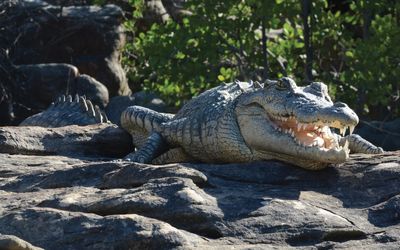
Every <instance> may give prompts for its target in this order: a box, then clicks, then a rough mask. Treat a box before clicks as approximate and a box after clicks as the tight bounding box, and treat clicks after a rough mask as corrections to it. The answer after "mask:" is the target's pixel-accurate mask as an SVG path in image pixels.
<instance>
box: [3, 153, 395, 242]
mask: <svg viewBox="0 0 400 250" xmlns="http://www.w3.org/2000/svg"><path fill="white" fill-rule="evenodd" d="M399 246H400V151H397V152H388V153H385V154H382V155H374V156H372V155H371V156H369V155H354V156H352V158H351V160H349V161H348V162H347V163H345V164H342V165H339V166H332V167H329V168H327V169H325V170H323V171H318V172H310V171H306V170H303V169H300V168H297V167H292V166H288V165H286V164H283V163H280V162H257V163H252V164H228V165H209V164H170V165H162V166H154V165H144V164H132V163H129V162H125V161H115V160H111V159H107V158H99V157H97V158H88V157H81V158H73V157H67V156H34V155H16V154H15V155H12V154H5V153H3V154H0V249H4V248H5V249H38V248H44V249H82V248H85V249H176V248H182V249H265V248H267V249H269V248H304V249H310V248H318V249H333V248H339V249H340V248H347V249H348V248H354V249H381V248H384V249H398V248H399ZM12 247H14V248H12Z"/></svg>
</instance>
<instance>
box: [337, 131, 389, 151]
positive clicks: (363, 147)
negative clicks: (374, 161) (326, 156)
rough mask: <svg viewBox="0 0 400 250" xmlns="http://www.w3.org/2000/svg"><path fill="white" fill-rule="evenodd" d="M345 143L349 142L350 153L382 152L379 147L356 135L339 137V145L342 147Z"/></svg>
mask: <svg viewBox="0 0 400 250" xmlns="http://www.w3.org/2000/svg"><path fill="white" fill-rule="evenodd" d="M346 141H348V142H349V149H350V152H351V153H363V154H381V153H383V152H384V151H383V149H382V148H381V147H377V146H375V145H374V144H372V143H370V142H369V141H367V140H365V139H364V138H362V137H361V136H359V135H357V134H352V135H347V136H344V137H341V138H340V142H339V143H340V145H344V144H345V142H346Z"/></svg>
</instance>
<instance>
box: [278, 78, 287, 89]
mask: <svg viewBox="0 0 400 250" xmlns="http://www.w3.org/2000/svg"><path fill="white" fill-rule="evenodd" d="M276 89H277V90H286V89H287V85H286V84H285V82H284V81H283V80H278V81H277V83H276Z"/></svg>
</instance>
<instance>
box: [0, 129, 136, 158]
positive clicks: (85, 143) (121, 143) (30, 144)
mask: <svg viewBox="0 0 400 250" xmlns="http://www.w3.org/2000/svg"><path fill="white" fill-rule="evenodd" d="M133 149H134V147H133V144H132V141H131V139H130V136H129V134H128V133H127V132H126V131H124V130H122V129H121V128H119V127H117V126H116V125H113V124H109V123H102V124H94V125H88V126H77V125H71V126H65V127H58V128H43V127H25V126H21V127H0V153H10V154H18V153H23V154H28V155H30V154H34V155H53V154H59V155H73V156H103V157H124V156H126V155H127V154H128V153H130V152H132V151H133Z"/></svg>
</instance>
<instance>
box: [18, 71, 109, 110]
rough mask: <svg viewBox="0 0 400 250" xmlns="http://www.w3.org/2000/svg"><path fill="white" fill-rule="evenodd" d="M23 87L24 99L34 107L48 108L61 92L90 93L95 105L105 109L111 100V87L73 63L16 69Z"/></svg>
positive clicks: (25, 103)
mask: <svg viewBox="0 0 400 250" xmlns="http://www.w3.org/2000/svg"><path fill="white" fill-rule="evenodd" d="M16 74H18V84H19V86H20V91H21V92H22V93H19V97H20V99H21V100H20V101H21V103H23V104H24V105H25V106H27V107H30V108H32V109H33V110H40V111H41V110H44V109H46V108H47V107H48V106H49V105H50V104H51V103H52V102H53V101H54V100H56V99H57V97H59V96H61V95H67V94H69V95H72V96H74V95H76V94H78V95H81V96H83V95H84V96H86V97H87V98H88V99H89V100H91V101H92V102H93V103H94V104H96V105H98V106H99V107H101V108H104V107H105V106H106V105H107V103H108V101H109V100H108V90H107V88H106V87H105V86H104V85H103V84H102V83H100V82H98V81H96V79H94V78H93V77H90V76H88V75H79V73H78V69H77V68H76V67H74V66H72V65H70V64H57V63H49V64H31V65H19V66H17V68H16Z"/></svg>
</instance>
